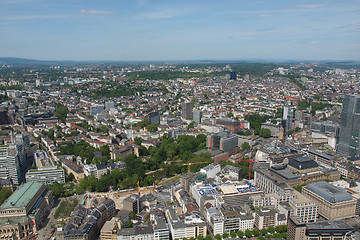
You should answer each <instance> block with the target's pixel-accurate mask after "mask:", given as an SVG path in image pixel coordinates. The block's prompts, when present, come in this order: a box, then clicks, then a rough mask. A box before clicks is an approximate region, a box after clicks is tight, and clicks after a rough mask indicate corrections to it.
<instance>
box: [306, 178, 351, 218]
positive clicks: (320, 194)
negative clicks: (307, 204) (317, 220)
mask: <svg viewBox="0 0 360 240" xmlns="http://www.w3.org/2000/svg"><path fill="white" fill-rule="evenodd" d="M303 194H304V195H305V196H306V197H308V198H310V199H311V200H313V201H315V202H316V203H317V204H318V205H319V214H321V215H322V216H323V217H325V218H326V219H329V220H336V219H342V218H350V217H353V216H355V210H356V203H357V200H356V199H354V198H353V197H352V196H351V194H350V193H348V192H346V191H345V190H344V189H342V188H340V187H336V186H333V185H331V184H330V183H328V182H325V181H320V182H314V183H309V184H308V185H307V186H306V187H304V188H303Z"/></svg>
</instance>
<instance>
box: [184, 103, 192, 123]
mask: <svg viewBox="0 0 360 240" xmlns="http://www.w3.org/2000/svg"><path fill="white" fill-rule="evenodd" d="M181 107H182V109H181V118H182V119H183V120H192V119H193V108H194V104H193V103H192V102H187V103H183V104H181Z"/></svg>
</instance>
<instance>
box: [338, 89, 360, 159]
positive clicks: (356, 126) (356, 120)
mask: <svg viewBox="0 0 360 240" xmlns="http://www.w3.org/2000/svg"><path fill="white" fill-rule="evenodd" d="M359 135H360V95H346V96H345V97H344V101H343V105H342V112H341V122H340V137H339V143H338V145H337V146H336V152H337V153H338V154H339V155H341V156H343V157H357V156H359V155H360V142H359Z"/></svg>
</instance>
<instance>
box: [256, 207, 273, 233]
mask: <svg viewBox="0 0 360 240" xmlns="http://www.w3.org/2000/svg"><path fill="white" fill-rule="evenodd" d="M278 215H279V212H278V211H277V210H275V209H272V208H263V209H260V210H259V211H256V212H255V220H254V225H255V227H257V228H258V229H263V228H266V229H267V228H269V227H270V226H272V227H275V226H278Z"/></svg>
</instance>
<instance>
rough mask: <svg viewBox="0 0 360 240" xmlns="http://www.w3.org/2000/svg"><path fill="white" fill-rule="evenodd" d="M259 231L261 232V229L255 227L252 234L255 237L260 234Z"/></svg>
mask: <svg viewBox="0 0 360 240" xmlns="http://www.w3.org/2000/svg"><path fill="white" fill-rule="evenodd" d="M259 233H260V231H259V229H257V228H254V229H253V230H252V234H253V235H254V236H255V237H257V236H259Z"/></svg>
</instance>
